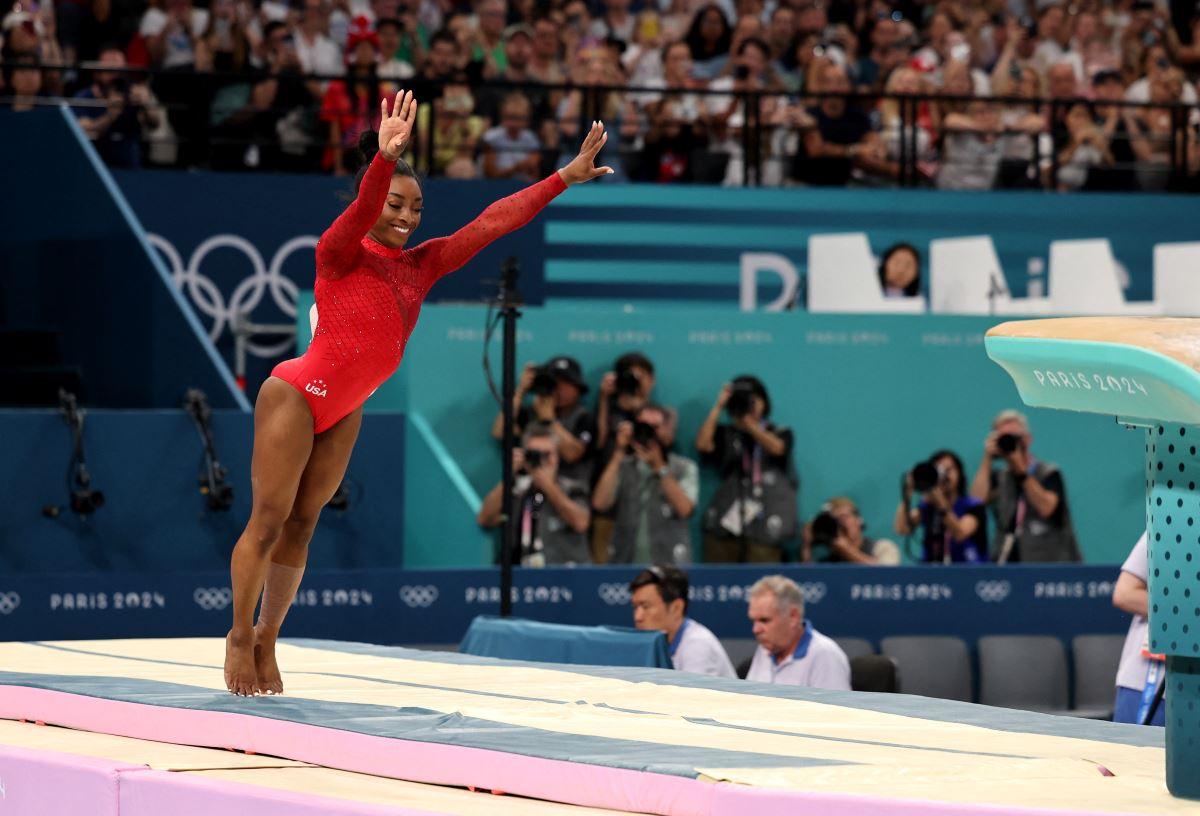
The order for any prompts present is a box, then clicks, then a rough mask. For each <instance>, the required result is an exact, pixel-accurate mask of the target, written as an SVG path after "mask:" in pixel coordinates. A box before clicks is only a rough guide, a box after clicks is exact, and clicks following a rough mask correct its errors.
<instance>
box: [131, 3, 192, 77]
mask: <svg viewBox="0 0 1200 816" xmlns="http://www.w3.org/2000/svg"><path fill="white" fill-rule="evenodd" d="M207 28H208V12H207V11H205V10H204V9H198V8H194V7H193V6H192V0H166V11H163V10H162V9H160V8H158V7H156V6H151V7H150V8H148V9H146V13H145V14H143V15H142V22H141V25H140V26H139V28H138V33H139V34H141V36H142V38H143V39H144V40H145V43H146V50H147V52H148V54H149V56H150V59H151V62H152V63H153V64H154V65H156V66H160V67H162V68H182V67H184V66H191V65H194V64H195V62H196V41H197V40H198V39H199V37H200V36H201V35H202V34H203V33H204V31H205V30H206V29H207Z"/></svg>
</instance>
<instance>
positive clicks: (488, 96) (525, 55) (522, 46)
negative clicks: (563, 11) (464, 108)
mask: <svg viewBox="0 0 1200 816" xmlns="http://www.w3.org/2000/svg"><path fill="white" fill-rule="evenodd" d="M504 55H505V59H506V61H507V63H508V65H507V66H506V67H505V69H504V70H503V71H502V72H501V73H500V75H499V76H498V77H497V79H499V80H502V81H503V82H508V83H512V85H516V86H520V87H519V88H514V87H511V86H509V87H490V88H489V87H485V88H481V89H480V90H479V92H478V93H477V94H476V96H477V97H478V106H477V107H476V109H475V113H476V114H477V115H479V116H481V117H483V119H484V121H485V122H486V123H487V124H488V126H489V127H491V126H492V125H499V124H501V121H500V103H501V101H502V100H504V99H505V98H506V97H508V96H509V95H511V94H512V93H514V91H519V92H520V93H521V94H523V95H524V96H525V98H526V99H527V100H528V101H529V105H530V112H529V123H528V125H529V128H530V130H532V131H533V132H534V135H538V134H541V133H542V132H543V130H545V135H548V136H550V137H551V138H553V134H554V133H555V132H556V130H555V129H554V127H553V123H551V125H550V127H549V129H545V128H544V127H543V125H544V124H545V123H546V121H547V120H548V119H550V118H551V113H552V111H551V108H550V98H549V94H548V92H547V91H546V89H544V88H541V87H539V86H540V83H539V81H538V80H537V79H536V78H535V77H534V76H533V75H532V74H531V73H530V72H529V66H530V61H531V60H532V58H533V29H532V28H530V27H529V26H527V25H511V26H509V27H508V28H506V29H504Z"/></svg>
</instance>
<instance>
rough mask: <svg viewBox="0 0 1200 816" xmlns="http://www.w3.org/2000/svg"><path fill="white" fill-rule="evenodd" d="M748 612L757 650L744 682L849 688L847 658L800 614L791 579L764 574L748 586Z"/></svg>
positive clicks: (801, 606) (798, 595) (801, 602)
mask: <svg viewBox="0 0 1200 816" xmlns="http://www.w3.org/2000/svg"><path fill="white" fill-rule="evenodd" d="M749 616H750V620H751V622H752V623H753V624H754V639H755V640H757V641H758V649H756V650H755V652H754V659H753V660H752V661H751V663H750V671H749V673H748V674H747V675H746V679H747V680H756V681H758V682H760V683H780V684H782V685H788V686H808V687H810V688H824V689H835V690H841V691H849V690H850V660H849V659H848V658H847V657H846V653H845V652H843V651H842V648H841V647H840V646H838V645H837V644H836V643H834V642H833V640H832V639H830V638H828V637H826V636H825V635H822V634H821V633H820V632H818V631H817V630H816V629H815V628H813V625H812V621H808V620H805V618H804V594H803V593H802V592H801V591H800V587H798V586H797V585H796V582H795V581H793V580H791V579H790V578H786V577H784V576H782V575H768V576H767V577H765V578H760V579H759V580H758V582H757V583H755V584H754V586H752V587H750V609H749Z"/></svg>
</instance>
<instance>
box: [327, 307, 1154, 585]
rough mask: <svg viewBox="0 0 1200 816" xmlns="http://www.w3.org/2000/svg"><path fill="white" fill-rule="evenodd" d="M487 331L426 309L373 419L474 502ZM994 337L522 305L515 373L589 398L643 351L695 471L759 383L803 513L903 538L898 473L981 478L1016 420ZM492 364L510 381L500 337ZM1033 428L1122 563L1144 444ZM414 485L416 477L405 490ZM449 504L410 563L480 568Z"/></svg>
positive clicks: (972, 330)
mask: <svg viewBox="0 0 1200 816" xmlns="http://www.w3.org/2000/svg"><path fill="white" fill-rule="evenodd" d="M484 319H485V310H484V309H482V308H473V307H455V306H426V307H425V309H424V310H423V312H422V317H421V321H420V324H419V325H418V327H417V329H416V331H415V332H414V333H413V336H412V340H411V341H410V343H409V346H408V351H407V353H406V356H405V360H404V363H403V365H402V366H401V368H400V372H399V373H398V374H397V376H396V377H394V378H393V379H392V380H391V381H389V382H388V383H387V384H385V386H384V388H382V389H380V392H379V393H378V394H376V395H375V397H374V398H373V399H372V400H371V402H370V403H368V407H369V408H370V409H371V410H404V411H406V412H408V413H410V415H414V416H419V417H421V418H422V421H424V422H425V423H427V425H428V428H429V429H430V430H431V431H432V433H433V434H434V435H435V436H436V437H437V439H438V440H440V443H441V445H442V447H443V448H444V451H445V453H446V454H447V456H448V458H449V460H451V461H452V462H453V465H454V466H455V467H457V468H459V469H461V471H462V475H463V476H464V477H465V480H466V482H467V483H469V484H470V485H471V487H472V488H473V489H474V490H475V491H476V492H477V493H478V495H482V494H483V493H485V492H486V491H487V490H488V489H490V488H491V486H492V485H493V484H495V482H496V481H497V480H498V478H499V473H500V456H499V449H498V445H497V444H496V443H495V442H494V441H493V440H492V439H491V437H490V436H489V429H490V426H491V422H492V418H493V417H494V416H495V412H496V403H495V402H494V401H493V399H492V397H491V395H490V394H489V393H488V391H487V387H486V385H485V381H484V375H483V368H482V356H483V348H484V344H483V336H484ZM993 323H994V321H993V320H990V319H987V318H968V317H941V316H933V315H924V316H904V315H895V316H826V315H809V314H804V313H782V314H741V313H732V312H729V311H703V310H690V311H675V312H665V311H651V312H646V311H632V312H600V311H581V310H568V309H563V308H556V309H542V308H527V309H525V310H524V316H523V317H522V319H521V324H520V331H519V333H518V338H519V362H520V363H521V364H522V365H523V364H524V363H525V362H526V361H541V360H545V359H547V358H549V357H551V356H552V355H554V354H559V353H564V354H569V355H572V356H574V357H577V358H578V359H579V360H580V362H581V363H582V364H583V367H584V371H585V374H586V376H587V379H588V382H589V383H591V384H592V386H593V389H592V396H593V397H594V395H595V393H596V387H595V386H596V385H597V384H598V382H599V380H600V377H601V376H602V375H603V373H604V372H605V371H606V370H608V367H609V366H610V365H611V362H612V360H613V359H615V358H616V357H617V356H618V355H620V354H621V353H623V352H626V351H629V350H638V351H641V352H644V353H645V354H647V355H649V356H650V358H651V359H652V360H653V361H654V362H655V365H656V366H657V368H658V389H657V392H656V398H657V399H658V400H659V401H661V402H663V403H666V404H668V405H673V406H675V407H676V408H677V409H678V410H679V417H680V423H679V433H678V446H679V450H680V451H681V452H682V453H684V454H686V455H689V456H695V452H694V450H693V446H692V440H693V439H694V437H695V434H696V431H697V429H698V427H699V425H700V423H701V421H702V420H703V418H704V416H705V415H706V414H707V412H708V410H709V407H710V406H711V404H712V401H713V399H714V398H715V396H716V394H717V391H718V389H719V388H720V386H721V384H722V383H724V382H726V381H727V380H729V379H731V378H732V377H734V376H736V375H738V374H743V373H753V374H756V375H758V376H760V377H761V378H762V379H763V380H764V381H765V382H766V384H767V387H768V389H769V390H770V392H771V398H772V402H773V404H774V406H775V413H774V419H775V420H776V421H777V422H779V423H781V424H784V425H787V426H790V427H791V428H792V429H793V430H794V431H795V440H796V441H795V451H796V453H795V457H796V464H797V467H798V469H799V472H800V477H801V483H802V485H801V495H800V509H801V513H802V514H803V516H804V517H806V518H807V517H809V516H811V515H813V514H814V513H816V512H817V510H818V509H819V508H820V505H821V503H822V502H823V501H825V500H826V499H828V498H830V497H832V496H835V495H848V496H850V497H852V498H853V499H854V501H856V502H857V503H858V505H859V507H860V508H861V510H862V513H863V517H864V518H865V519H866V521H867V524H868V527H867V534H868V535H870V536H874V537H894V536H893V534H892V532H891V525H892V517H893V513H894V512H895V509H896V504H897V502H898V500H899V484H900V477H901V475H902V474H903V473H904V472H905V471H906V470H908V469H910V468H911V467H912V466H913V465H914V464H916V462H918V461H919V460H923V459H925V458H926V457H928V456H929V455H930V454H931V453H932V452H933V451H934V450H935V449H937V448H941V447H949V448H952V449H954V450H956V451H957V452H958V453H959V454H960V455H961V456H962V458H963V459H964V460H965V462H966V466H967V468H968V470H969V471H971V470H973V468H974V467H975V466H977V465H978V463H979V459H980V455H981V453H982V449H983V438H984V436H985V434H986V433H987V431H988V429H989V426H990V422H991V420H992V418H993V416H994V415H995V414H996V413H997V412H999V411H1000V410H1002V409H1005V408H1013V407H1019V406H1020V405H1021V401H1020V399H1019V397H1018V395H1017V393H1016V390H1015V389H1014V387H1013V384H1012V381H1011V380H1010V379H1009V378H1008V376H1007V375H1006V374H1005V373H1004V371H1003V370H1002V369H1001V368H1000V367H999V366H997V365H995V364H994V363H992V362H991V361H990V360H988V358H987V356H986V354H985V353H984V348H983V333H984V332H985V331H986V329H987V328H989V327H990V326H991V325H992V324H993ZM303 336H304V339H305V340H306V339H307V328H305V331H304V335H303ZM491 355H492V366H493V371H495V372H497V376H499V370H500V343H499V333H497V337H496V338H495V339H494V342H493V345H492V348H491ZM1028 413H1029V417H1030V421H1031V424H1032V428H1033V434H1034V443H1033V451H1034V453H1035V454H1036V455H1037V456H1039V457H1042V458H1044V459H1047V460H1050V461H1054V462H1057V463H1058V464H1060V465H1061V466H1062V469H1063V473H1064V474H1065V477H1066V483H1067V491H1068V497H1069V500H1070V502H1071V507H1072V511H1073V514H1074V517H1075V524H1076V529H1077V532H1078V533H1079V538H1080V542H1081V546H1082V548H1083V551H1084V554H1085V558H1086V560H1088V561H1090V562H1094V563H1113V562H1119V561H1121V560H1123V559H1124V557H1125V555H1126V554H1127V552H1128V550H1129V549H1130V548H1131V547H1132V546H1133V543H1134V541H1135V540H1136V538H1137V536H1138V535H1139V534H1140V532H1141V530H1142V529H1143V527H1144V524H1145V511H1144V504H1143V493H1144V484H1143V478H1144V477H1143V474H1142V467H1141V459H1142V455H1141V450H1142V445H1143V444H1144V443H1143V440H1142V435H1141V433H1140V431H1133V432H1131V431H1127V430H1125V429H1123V428H1122V427H1121V426H1119V425H1117V424H1116V423H1115V422H1114V421H1113V420H1112V419H1110V418H1106V417H1101V416H1086V415H1085V416H1077V415H1076V416H1071V415H1068V414H1064V413H1062V412H1057V411H1049V410H1038V409H1031V410H1030V411H1029V412H1028ZM430 461H432V460H430ZM969 476H970V473H968V477H969ZM418 478H419V477H418V475H417V474H409V478H408V479H406V484H414V483H416V480H417V479H418ZM439 478H440V477H439ZM714 488H715V476H714V474H713V473H711V472H708V471H705V472H704V481H703V487H702V494H701V500H702V502H703V501H706V500H707V498H708V496H709V495H711V492H712V490H713V489H714ZM445 494H446V496H447V498H446V505H447V507H445V508H439V509H438V510H437V511H436V512H422V513H419V514H418V513H414V512H409V513H408V517H407V518H406V540H407V542H408V543H407V545H406V549H407V550H408V551H409V552H412V551H413V544H412V541H413V538H414V537H419V538H421V539H422V540H429V541H438V542H441V543H440V544H439V547H441V548H442V549H441V550H440V552H441V558H442V559H444V560H440V561H434V562H432V563H426V564H425V565H426V566H433V565H439V564H440V565H458V566H463V565H467V564H471V563H478V561H477V560H472V559H477V558H478V548H477V544H475V543H471V545H470V546H471V548H472V549H470V551H467V550H463V551H462V552H457V551H456V546H457V545H456V544H455V543H454V542H447V541H446V540H445V536H444V535H441V534H440V530H442V529H443V522H442V521H441V514H442V513H443V512H450V511H451V508H450V505H453V508H452V509H453V512H456V513H464V512H468V511H469V508H468V507H467V506H466V503H465V502H464V501H463V500H462V498H461V496H459V495H456V494H457V491H446V492H445ZM460 505H461V506H460ZM409 506H410V508H411V506H412V505H411V504H410V505H409ZM697 516H699V513H697ZM697 525H698V519H697ZM695 538H696V540H697V541H698V540H699V531H698V526H697V529H696V536H695ZM406 563H409V565H410V566H416V565H415V564H412V563H411V562H407V561H406Z"/></svg>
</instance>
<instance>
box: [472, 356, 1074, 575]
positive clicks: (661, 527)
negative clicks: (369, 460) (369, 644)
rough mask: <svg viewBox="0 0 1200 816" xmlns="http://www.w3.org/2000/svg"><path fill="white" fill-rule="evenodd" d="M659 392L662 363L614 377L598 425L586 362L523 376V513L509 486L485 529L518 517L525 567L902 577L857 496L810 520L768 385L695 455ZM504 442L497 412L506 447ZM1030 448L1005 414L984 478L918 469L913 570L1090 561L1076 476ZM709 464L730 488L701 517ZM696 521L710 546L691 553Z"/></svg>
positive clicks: (897, 553)
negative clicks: (836, 568)
mask: <svg viewBox="0 0 1200 816" xmlns="http://www.w3.org/2000/svg"><path fill="white" fill-rule="evenodd" d="M655 385H656V380H655V369H654V364H653V362H652V361H651V360H650V359H649V358H647V357H646V356H645V355H643V354H641V353H638V352H630V353H628V354H625V355H622V356H621V357H620V358H618V359H617V360H616V361H615V362H614V364H613V370H612V371H610V372H607V373H606V374H605V375H604V376H603V377H602V379H601V381H600V386H599V389H598V390H599V394H598V396H597V398H596V401H595V403H594V406H595V410H594V411H593V410H591V409H590V408H589V407H588V404H587V401H585V395H586V394H587V393H588V391H589V387H588V384H587V382H586V381H585V380H584V377H583V371H582V368H581V367H580V365H579V363H578V362H577V361H576V360H574V359H572V358H570V357H561V356H560V357H555V358H553V359H551V360H549V361H547V362H545V363H544V364H533V363H531V364H528V365H527V366H526V367H525V369H524V371H523V373H522V376H521V379H520V382H519V383H518V385H517V387H516V392H515V394H514V397H513V406H512V409H513V414H514V431H513V432H514V440H516V443H515V450H514V453H513V472H514V474H516V477H515V482H514V489H513V506H512V507H511V508H509V510H508V513H507V514H506V513H505V509H504V506H503V504H504V497H503V493H504V491H503V484H502V483H501V484H497V485H495V486H494V487H493V488H492V489H491V491H490V492H489V493H488V494H487V496H486V498H485V499H484V501H483V504H482V507H481V509H480V511H479V514H478V518H477V521H478V522H479V524H480V525H482V526H483V527H486V528H494V527H500V526H501V525H502V524H503V522H504V518H505V516H506V515H508V517H509V518H512V519H514V520H515V522H516V526H515V531H516V535H515V541H514V543H513V552H512V555H513V560H514V563H519V564H522V565H524V566H531V567H541V566H547V565H560V564H565V565H578V564H590V563H601V564H603V563H609V564H658V565H675V566H686V565H688V564H690V563H691V562H692V558H693V552H696V551H699V552H701V553H702V558H703V560H704V561H705V562H708V563H741V562H755V563H780V562H784V561H799V562H846V563H859V564H879V565H894V564H898V563H900V561H901V560H902V553H901V547H900V546H899V545H898V544H897V543H896V542H895V541H893V540H891V539H874V538H870V537H868V536H866V535H865V534H864V528H865V525H864V523H863V519H862V517H861V515H860V513H859V511H858V508H857V506H856V505H855V503H854V501H853V499H852V498H851V497H848V496H833V497H829V498H828V499H826V500H825V502H824V503H823V505H822V506H821V508H820V511H819V512H818V513H817V514H816V515H815V516H814V517H813V518H811V519H810V520H808V521H807V522H805V521H804V520H803V519H801V518H800V517H799V508H798V504H799V501H798V490H799V476H798V473H797V470H796V466H795V462H794V456H793V454H794V450H793V445H794V442H793V439H794V437H793V433H792V431H791V429H789V428H787V427H785V426H783V425H780V424H777V423H776V422H775V421H774V420H773V419H772V413H771V408H772V406H771V397H770V394H769V392H768V390H767V387H766V385H765V384H764V383H763V382H762V381H761V380H760V379H759V378H758V377H755V376H752V375H742V376H738V377H736V378H734V379H732V380H731V381H730V382H728V383H726V384H725V385H724V386H722V388H721V389H720V391H719V392H718V393H717V395H716V397H715V399H714V401H713V403H712V407H711V409H710V410H709V412H708V415H707V416H706V417H705V419H704V420H703V422H702V423H701V425H700V428H699V430H698V431H697V433H696V436H695V438H694V439H693V440H686V441H685V440H680V439H678V435H677V428H678V415H677V413H676V411H675V410H674V409H673V408H671V407H669V406H667V405H665V404H664V403H663V402H662V401H661V400H660V398H659V397H658V396H657V395H656V393H655ZM503 427H504V417H503V414H502V413H500V412H498V413H497V415H496V418H495V420H494V422H493V424H492V428H491V431H492V436H493V437H494V438H495V439H496V440H500V439H501V438H502V435H503ZM1032 445H1033V435H1032V433H1031V432H1030V428H1029V423H1028V421H1027V420H1026V418H1025V417H1024V416H1023V415H1022V414H1020V413H1018V412H1016V411H1004V412H1001V413H1000V414H999V415H997V416H996V418H995V420H994V421H993V424H992V427H991V429H990V430H989V431H988V433H987V434H986V436H985V438H984V442H983V453H982V456H981V458H980V461H979V465H978V467H977V468H976V469H975V470H974V472H972V473H969V472H968V470H967V469H966V467H965V466H964V465H963V460H962V459H961V458H960V457H959V455H958V454H957V453H955V452H954V451H951V450H939V451H936V452H934V453H933V454H932V455H931V456H929V457H928V458H927V459H923V460H922V461H920V462H918V463H917V464H916V465H915V466H914V467H912V468H911V469H910V470H908V471H907V472H906V473H905V474H904V477H903V479H902V488H901V491H900V501H899V503H898V505H897V507H896V512H895V516H894V519H893V529H894V531H895V533H896V535H897V536H900V537H903V540H904V545H905V547H906V549H907V551H908V553H909V556H910V558H911V559H912V560H915V561H920V562H924V563H935V564H955V563H968V564H979V563H989V562H996V563H1001V564H1005V563H1013V562H1018V561H1020V562H1026V563H1029V562H1070V561H1080V560H1081V557H1080V552H1079V547H1078V544H1077V542H1076V540H1075V533H1074V527H1073V524H1072V521H1071V512H1070V508H1069V506H1068V502H1067V490H1066V484H1065V481H1064V478H1063V474H1062V472H1061V471H1060V470H1059V468H1058V467H1057V466H1055V465H1054V464H1052V463H1050V462H1046V461H1043V460H1041V459H1039V458H1038V457H1037V456H1035V455H1034V454H1033V452H1032ZM693 451H694V452H695V454H696V458H693V457H692V456H690V455H689V454H691V453H692V452H693ZM702 465H703V466H704V467H707V468H711V469H712V471H713V472H714V474H715V476H716V477H717V488H716V490H715V491H714V492H713V494H712V496H711V498H708V499H707V500H706V502H705V505H704V506H703V507H701V506H700V468H701V466H702ZM989 516H990V517H991V518H990V522H989ZM694 517H697V518H698V519H699V522H700V524H699V527H700V530H701V534H702V536H703V538H702V540H701V541H700V542H693V540H692V534H693V533H692V530H693V524H692V519H693V518H694ZM989 529H990V531H991V534H990V535H989ZM695 543H699V544H700V546H699V547H698V548H697V547H695V546H694V544H695Z"/></svg>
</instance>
